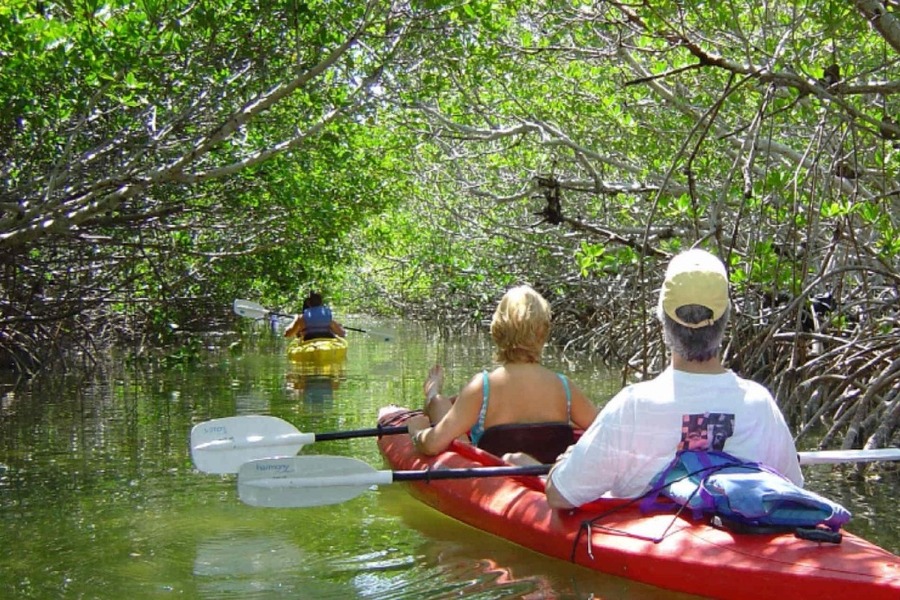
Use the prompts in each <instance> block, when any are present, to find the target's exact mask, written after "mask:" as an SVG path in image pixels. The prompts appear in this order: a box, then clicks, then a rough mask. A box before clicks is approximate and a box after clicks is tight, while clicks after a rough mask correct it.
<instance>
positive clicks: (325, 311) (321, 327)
mask: <svg viewBox="0 0 900 600" xmlns="http://www.w3.org/2000/svg"><path fill="white" fill-rule="evenodd" d="M313 336H315V337H325V336H328V337H333V335H332V333H331V309H330V308H328V307H327V306H314V307H313V308H307V309H306V310H304V311H303V337H304V338H310V337H313Z"/></svg>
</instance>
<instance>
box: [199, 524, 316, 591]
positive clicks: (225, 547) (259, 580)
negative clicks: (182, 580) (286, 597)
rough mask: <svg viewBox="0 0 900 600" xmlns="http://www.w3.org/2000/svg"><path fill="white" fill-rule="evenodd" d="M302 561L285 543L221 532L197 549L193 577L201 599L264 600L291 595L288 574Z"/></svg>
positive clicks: (290, 546)
mask: <svg viewBox="0 0 900 600" xmlns="http://www.w3.org/2000/svg"><path fill="white" fill-rule="evenodd" d="M304 559H305V556H304V553H303V552H301V551H300V549H299V548H298V547H297V546H296V545H294V544H293V543H291V542H290V541H289V540H287V539H283V538H279V537H277V536H272V535H259V534H255V533H253V532H239V531H238V532H231V533H224V532H222V533H220V534H219V535H217V536H215V537H213V538H210V539H207V540H203V541H201V542H200V543H199V544H198V545H197V554H196V557H195V558H194V571H193V573H194V576H195V577H197V578H198V581H197V587H198V590H199V592H200V594H201V596H202V597H204V598H221V597H223V596H231V597H235V598H263V597H267V596H271V595H272V594H273V593H275V592H278V593H281V594H284V593H288V592H290V591H292V590H291V588H292V587H293V586H292V584H291V582H290V581H289V578H290V574H291V573H293V572H295V571H296V569H297V566H298V565H301V564H303V562H304Z"/></svg>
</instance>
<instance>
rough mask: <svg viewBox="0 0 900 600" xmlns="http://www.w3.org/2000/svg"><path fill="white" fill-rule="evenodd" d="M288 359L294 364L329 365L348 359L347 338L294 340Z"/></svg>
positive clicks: (289, 347)
mask: <svg viewBox="0 0 900 600" xmlns="http://www.w3.org/2000/svg"><path fill="white" fill-rule="evenodd" d="M287 355H288V358H289V359H290V360H291V361H293V362H302V363H313V364H320V365H321V364H329V363H335V362H340V361H342V360H344V359H345V358H347V338H341V337H337V338H316V339H313V340H305V341H299V340H294V341H292V342H291V343H290V344H288V348H287Z"/></svg>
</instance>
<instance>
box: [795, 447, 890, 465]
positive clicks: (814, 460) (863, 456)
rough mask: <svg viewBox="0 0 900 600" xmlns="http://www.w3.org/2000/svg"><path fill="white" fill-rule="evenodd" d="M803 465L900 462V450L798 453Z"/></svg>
mask: <svg viewBox="0 0 900 600" xmlns="http://www.w3.org/2000/svg"><path fill="white" fill-rule="evenodd" d="M797 454H798V455H799V456H800V464H801V465H833V464H838V463H861V462H876V461H882V460H886V461H889V460H900V448H876V449H874V450H814V451H810V452H798V453H797Z"/></svg>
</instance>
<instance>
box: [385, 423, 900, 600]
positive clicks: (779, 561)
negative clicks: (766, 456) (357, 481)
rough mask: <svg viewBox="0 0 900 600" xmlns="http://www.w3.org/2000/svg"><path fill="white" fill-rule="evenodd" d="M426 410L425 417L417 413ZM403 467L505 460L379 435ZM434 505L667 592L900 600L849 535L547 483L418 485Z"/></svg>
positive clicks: (896, 575)
mask: <svg viewBox="0 0 900 600" xmlns="http://www.w3.org/2000/svg"><path fill="white" fill-rule="evenodd" d="M415 412H420V411H415ZM411 414H413V411H408V410H406V409H402V408H399V407H396V406H392V407H385V408H383V409H382V410H381V412H380V414H379V421H378V425H379V427H395V426H400V425H405V424H406V420H407V419H408V418H409V416H410V415H411ZM378 447H379V450H380V451H381V454H382V455H383V456H384V457H385V459H386V460H387V463H388V464H389V465H390V467H391V468H392V469H395V470H415V471H418V470H424V469H429V470H432V471H435V470H440V469H472V468H476V469H477V468H481V467H493V466H499V465H503V464H505V463H503V461H501V460H500V459H499V458H497V457H496V456H494V455H492V454H489V453H487V452H485V451H483V450H481V449H479V448H476V447H474V446H472V445H470V444H462V443H459V442H458V441H454V442H453V444H452V445H451V446H450V448H449V449H448V450H447V451H445V452H443V453H441V454H439V455H437V456H424V455H422V454H419V453H417V452H416V451H415V450H414V449H413V446H412V441H411V440H410V437H409V436H408V435H386V436H383V437H380V438H378ZM408 485H409V490H410V493H411V494H412V495H413V496H415V497H416V498H417V499H419V500H421V501H422V502H424V503H425V504H427V505H429V506H431V507H433V508H435V509H436V510H438V511H440V512H442V513H444V514H445V515H448V516H450V517H453V518H454V519H457V520H459V521H462V522H463V523H467V524H469V525H471V526H472V527H475V528H477V529H480V530H482V531H485V532H488V533H491V534H494V535H497V536H500V537H502V538H505V539H507V540H509V541H510V542H513V543H515V544H519V545H521V546H524V547H526V548H530V549H532V550H534V551H537V552H540V553H543V554H546V555H549V556H552V557H555V558H558V559H561V560H566V561H571V562H575V563H577V564H579V565H582V566H584V567H587V568H589V569H595V570H597V571H602V572H604V573H609V574H612V575H617V576H619V577H625V578H628V579H632V580H635V581H640V582H643V583H647V584H650V585H654V586H657V587H660V588H663V589H668V590H674V591H679V592H685V593H688V594H696V595H699V596H704V597H709V598H719V599H742V600H743V599H745V600H764V599H769V600H784V599H785V598H801V597H802V598H815V599H816V600H826V599H835V600H837V599H845V598H846V599H849V598H862V599H864V600H876V599H878V600H881V599H883V600H897V599H898V598H900V558H898V557H897V556H895V555H894V554H892V553H890V552H888V551H887V550H884V549H882V548H879V547H878V546H876V545H874V544H872V543H870V542H868V541H866V540H864V539H862V538H860V537H858V536H855V535H853V534H852V533H849V532H846V531H843V532H842V537H843V540H842V541H841V542H840V543H838V544H834V543H820V542H818V541H810V540H807V539H799V538H797V537H795V536H794V535H793V534H790V533H784V534H738V533H733V532H730V531H726V530H722V529H717V528H715V527H713V526H712V525H710V524H709V523H708V522H707V520H703V519H698V520H694V519H692V518H690V516H689V515H686V514H683V515H680V516H676V515H674V514H673V513H669V512H665V513H651V514H646V515H645V514H642V513H641V511H640V509H639V508H638V506H637V504H635V503H629V502H628V501H627V500H618V499H610V500H598V501H595V502H592V503H591V504H589V505H587V506H585V507H582V508H581V509H577V510H554V509H552V508H550V506H549V505H548V504H547V500H546V496H545V495H544V484H543V481H542V480H541V479H540V478H539V477H537V476H533V475H532V476H515V477H482V478H477V477H476V478H468V479H442V480H438V479H434V480H430V481H429V480H427V479H426V480H423V481H410V482H409V484H408Z"/></svg>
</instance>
